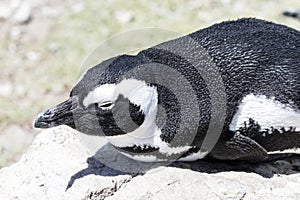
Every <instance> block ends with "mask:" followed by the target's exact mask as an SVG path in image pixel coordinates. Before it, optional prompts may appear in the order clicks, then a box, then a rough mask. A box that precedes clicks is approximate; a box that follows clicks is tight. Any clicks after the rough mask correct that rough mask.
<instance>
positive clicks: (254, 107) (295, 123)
mask: <svg viewBox="0 0 300 200" xmlns="http://www.w3.org/2000/svg"><path fill="white" fill-rule="evenodd" d="M249 118H251V119H253V120H254V121H255V122H257V123H258V124H259V125H260V126H261V130H266V129H271V128H275V129H278V130H280V129H281V128H286V129H289V128H290V127H293V128H296V131H300V111H298V110H295V109H293V108H291V107H290V106H288V105H285V104H282V103H280V102H278V101H275V99H274V98H267V97H266V96H263V95H258V96H255V95H253V94H249V95H247V96H246V97H245V98H244V99H243V100H242V102H241V104H240V105H239V107H238V111H237V113H236V114H235V116H234V117H233V119H232V122H231V124H230V130H231V131H237V130H238V129H239V128H240V127H243V126H244V122H248V121H249Z"/></svg>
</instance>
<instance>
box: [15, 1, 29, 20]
mask: <svg viewBox="0 0 300 200" xmlns="http://www.w3.org/2000/svg"><path fill="white" fill-rule="evenodd" d="M30 20H31V7H30V5H29V4H27V3H23V4H21V5H20V7H19V8H18V9H17V10H16V13H15V14H14V16H13V21H14V22H16V23H18V24H25V23H28V22H29V21H30Z"/></svg>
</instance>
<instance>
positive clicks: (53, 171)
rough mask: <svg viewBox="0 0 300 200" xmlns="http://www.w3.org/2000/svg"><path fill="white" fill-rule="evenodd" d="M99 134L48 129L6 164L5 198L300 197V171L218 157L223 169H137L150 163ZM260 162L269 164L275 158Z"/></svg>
mask: <svg viewBox="0 0 300 200" xmlns="http://www.w3.org/2000/svg"><path fill="white" fill-rule="evenodd" d="M98 139H99V140H98V141H97V142H94V144H92V143H89V142H91V141H92V140H91V138H90V139H86V137H82V134H80V133H78V132H76V131H74V130H72V129H70V128H68V127H65V126H61V127H57V128H52V129H48V130H45V131H42V132H41V133H40V134H39V135H38V136H37V137H36V138H35V140H34V142H33V144H32V145H31V147H30V148H29V150H28V151H27V153H25V154H24V155H23V156H22V157H21V159H20V161H19V162H17V163H16V164H14V165H12V166H10V167H6V168H3V169H1V170H0V199H33V200H34V199H118V200H122V199H131V200H134V199H300V191H299V187H300V173H299V171H298V173H294V174H291V175H284V174H281V175H274V176H273V177H272V178H264V177H262V176H260V175H259V174H257V173H247V172H245V171H243V170H242V171H240V172H237V171H227V170H225V169H226V167H224V166H225V164H218V163H215V165H216V166H219V168H224V169H223V170H215V172H213V171H214V170H211V172H209V173H208V171H209V170H207V172H200V171H201V170H200V171H195V170H191V169H189V168H196V167H195V166H194V167H191V166H193V165H195V162H193V163H185V164H183V165H181V164H178V163H177V165H172V167H171V166H168V167H166V166H163V165H164V164H162V166H155V165H150V166H151V167H149V169H148V170H146V171H145V173H140V172H142V170H141V171H137V173H134V170H133V171H130V169H129V168H126V167H131V170H132V169H133V168H135V170H138V169H141V168H139V167H142V166H143V167H145V166H146V164H145V163H144V164H142V163H138V162H136V161H135V162H134V161H132V162H131V163H128V162H129V159H125V158H124V157H122V155H121V154H118V153H117V152H116V151H115V150H114V149H113V147H112V146H111V145H108V144H106V141H105V139H102V138H100V137H98ZM93 141H96V140H93ZM96 144H98V145H99V146H98V147H97V148H96V149H98V151H97V152H96V153H95V152H93V153H90V151H94V149H95V147H92V148H90V146H89V145H96ZM93 154H95V155H93ZM90 156H93V157H90ZM88 157H89V158H88ZM87 158H88V159H87ZM299 160H300V159H299V157H296V158H295V159H293V161H289V160H285V161H284V160H283V161H275V162H274V163H275V164H274V166H272V167H273V168H274V167H276V166H279V168H284V167H290V165H291V163H292V164H293V165H294V164H297V163H298V164H299V163H300V162H299ZM120 161H121V162H120ZM206 162H207V161H206ZM200 163H201V162H200ZM198 164H199V163H198ZM202 164H204V163H202ZM148 165H149V164H148ZM244 165H246V164H244ZM257 165H258V166H257V167H258V168H259V166H264V167H265V168H268V167H267V166H268V165H270V163H269V164H268V165H260V164H257ZM137 166H139V167H137ZM176 166H177V167H176ZM180 166H183V167H180ZM212 166H213V165H211V166H210V164H209V163H208V164H207V166H201V164H200V166H198V168H205V167H208V168H209V167H212ZM244 167H245V166H243V167H240V168H242V169H244ZM116 168H117V169H116ZM273 168H272V169H273ZM123 169H124V170H123ZM122 170H123V171H122Z"/></svg>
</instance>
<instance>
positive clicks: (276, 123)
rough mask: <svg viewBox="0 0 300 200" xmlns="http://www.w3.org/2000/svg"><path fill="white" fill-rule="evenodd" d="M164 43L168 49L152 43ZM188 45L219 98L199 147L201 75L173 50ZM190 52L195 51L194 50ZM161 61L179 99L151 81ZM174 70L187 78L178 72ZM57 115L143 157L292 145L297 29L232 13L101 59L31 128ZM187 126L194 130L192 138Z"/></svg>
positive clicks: (298, 83) (254, 153)
mask: <svg viewBox="0 0 300 200" xmlns="http://www.w3.org/2000/svg"><path fill="white" fill-rule="evenodd" d="M186 38H189V39H190V40H186V41H191V43H189V42H186V41H185V39H186ZM183 41H184V42H183ZM195 44H196V45H195ZM166 46H167V47H168V48H169V49H172V50H174V51H168V50H166V48H161V47H166ZM194 46H197V47H198V46H201V48H203V49H204V50H205V52H206V53H207V54H208V55H209V57H210V58H211V60H212V61H213V63H215V66H216V67H217V69H218V73H219V74H220V76H221V77H220V78H221V80H222V82H223V84H224V93H225V96H224V98H225V100H226V104H225V106H226V108H225V119H224V123H223V122H221V121H220V124H218V121H217V122H215V124H214V125H215V126H222V127H221V135H220V137H219V138H216V142H217V143H216V144H215V145H214V147H213V148H212V149H209V150H207V151H205V150H206V149H203V148H201V145H202V143H203V140H204V138H205V137H206V134H207V131H208V129H209V124H210V120H211V118H212V113H211V112H212V106H213V105H212V101H211V94H210V90H209V89H208V86H207V81H206V80H205V79H204V78H203V77H202V76H201V75H200V74H199V73H197V70H195V67H194V66H193V64H191V63H192V61H191V60H190V59H187V58H185V57H182V56H180V55H177V54H175V53H174V52H176V51H175V50H178V51H177V52H179V51H184V52H185V51H186V52H188V51H189V50H190V49H185V48H186V47H191V48H193V47H194ZM192 53H195V55H194V56H196V57H197V56H198V54H197V53H199V52H195V51H192ZM200 57H201V56H200ZM196 60H197V59H196ZM203 62H204V64H205V62H208V61H206V60H205V61H203ZM147 64H149V65H147ZM143 66H148V67H143ZM161 66H167V67H168V68H169V69H170V70H171V71H172V70H174V73H165V74H164V75H163V76H164V80H165V81H167V83H168V84H169V85H170V87H171V86H172V88H180V90H178V91H179V92H181V93H183V96H184V97H185V98H186V103H183V101H182V100H181V99H180V97H178V96H177V95H176V94H175V93H174V91H172V90H171V89H170V88H168V87H166V85H163V84H158V82H157V79H159V78H160V79H161V71H160V70H159V69H160V68H159V67H161ZM176 73H178V76H182V77H184V80H185V81H186V82H187V83H188V84H184V83H185V82H180V81H179V80H178V81H177V75H176ZM212 83H213V82H212ZM187 85H188V86H187ZM212 87H213V86H212ZM189 91H192V93H193V94H195V97H196V98H195V99H193V96H192V95H190V93H189ZM191 99H192V100H193V102H192V104H191V102H190V101H189V100H191ZM195 105H196V107H195V108H196V110H198V111H199V113H198V114H199V120H198V121H197V123H196V124H195V123H194V124H193V123H192V121H193V120H192V119H191V118H192V117H193V113H192V112H188V113H187V112H183V111H184V109H187V110H188V109H189V108H191V107H192V106H195ZM183 121H185V122H186V124H189V122H191V123H190V124H189V125H190V126H185V125H183V126H184V127H182V126H181V124H182V122H183ZM61 124H65V125H68V126H70V127H72V128H75V129H77V130H79V131H81V132H83V133H86V134H92V135H101V134H100V133H104V134H105V135H106V137H107V138H108V140H109V141H110V143H111V144H112V145H114V146H115V147H116V148H117V149H119V150H120V152H122V153H123V154H125V155H128V156H130V157H133V158H134V159H138V160H143V161H159V160H164V159H166V158H168V159H171V160H172V159H174V160H176V159H179V160H185V161H192V160H197V159H201V158H203V157H205V156H211V157H213V158H216V159H222V160H246V161H250V162H256V161H262V160H265V159H267V158H268V154H267V153H268V152H273V151H278V150H285V149H290V148H299V147H300V32H298V31H296V30H294V29H292V28H289V27H286V26H283V25H278V24H274V23H271V22H266V21H263V20H258V19H239V20H237V21H228V22H223V23H220V24H216V25H213V26H211V27H208V28H206V29H202V30H199V31H197V32H194V33H192V34H190V35H187V36H184V37H182V38H178V39H175V40H172V41H169V42H166V43H162V44H160V45H158V46H154V47H152V48H149V49H146V50H144V51H141V52H140V53H138V54H137V55H136V56H129V55H121V56H118V57H115V58H112V59H109V60H106V61H104V62H102V63H100V64H98V65H96V66H95V67H93V68H91V69H89V70H88V71H87V72H86V73H85V74H84V75H83V77H82V78H81V80H80V81H79V82H78V83H77V85H75V87H74V88H73V89H72V91H71V93H70V98H69V99H68V100H67V101H65V102H63V103H61V104H59V105H58V106H55V107H53V108H50V109H48V110H46V111H45V112H44V113H42V114H41V115H39V116H38V117H37V119H36V121H35V127H39V128H48V127H53V126H58V125H61ZM193 131H195V132H196V134H195V135H192V136H193V137H192V138H191V136H190V135H189V134H192V132H193ZM142 153H144V154H142Z"/></svg>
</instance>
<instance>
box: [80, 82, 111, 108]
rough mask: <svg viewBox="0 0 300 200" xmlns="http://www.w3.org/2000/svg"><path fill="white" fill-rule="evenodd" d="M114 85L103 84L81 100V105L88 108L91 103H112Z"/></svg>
mask: <svg viewBox="0 0 300 200" xmlns="http://www.w3.org/2000/svg"><path fill="white" fill-rule="evenodd" d="M115 88H116V85H115V84H104V85H100V86H99V87H97V88H95V89H94V90H93V91H91V92H89V93H88V95H87V96H86V97H85V98H84V100H83V105H84V106H85V107H88V106H89V105H91V104H93V103H100V104H101V103H105V102H114V101H115V100H116V96H115V95H114V93H115Z"/></svg>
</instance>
